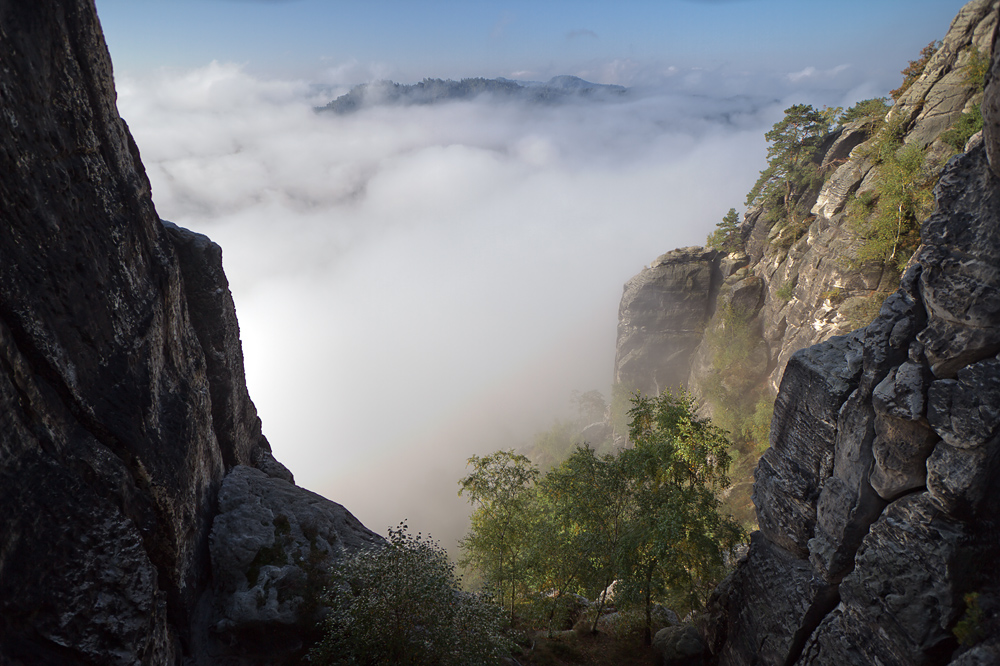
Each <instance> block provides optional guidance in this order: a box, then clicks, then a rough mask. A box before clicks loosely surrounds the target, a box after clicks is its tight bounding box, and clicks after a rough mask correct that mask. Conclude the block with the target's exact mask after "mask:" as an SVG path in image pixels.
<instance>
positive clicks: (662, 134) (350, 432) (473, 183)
mask: <svg viewBox="0 0 1000 666" xmlns="http://www.w3.org/2000/svg"><path fill="white" fill-rule="evenodd" d="M117 85H118V90H119V100H118V105H119V110H120V112H121V114H122V116H123V117H124V118H125V120H126V121H127V122H128V123H129V126H130V128H131V130H132V132H133V134H134V136H135V138H136V141H137V143H138V145H139V148H140V151H141V154H142V159H143V162H144V164H145V167H146V170H147V173H148V175H149V179H150V181H151V183H152V188H153V199H154V202H155V203H156V207H157V210H158V212H159V214H160V216H161V217H162V218H164V219H168V220H171V221H173V222H175V223H177V224H179V225H181V226H184V227H188V228H190V229H193V230H195V231H198V232H201V233H204V234H207V235H208V236H210V237H211V238H212V239H213V240H214V241H216V242H217V243H219V244H220V245H221V246H222V248H223V252H224V254H223V258H224V265H225V269H226V273H227V275H228V277H229V281H230V286H231V289H232V292H233V296H234V298H235V301H236V309H237V313H238V315H239V321H240V328H241V335H242V340H243V350H244V356H245V361H246V374H247V383H248V385H249V389H250V395H251V397H252V398H253V400H254V402H255V403H256V405H257V409H258V411H259V413H260V416H261V419H262V420H263V427H264V432H265V434H266V435H267V437H268V439H269V440H270V442H271V445H272V447H273V449H274V453H275V456H276V457H277V458H278V459H279V460H281V461H282V462H283V463H285V464H286V465H287V466H288V467H289V468H290V469H291V470H292V471H293V472H294V474H295V477H296V481H297V483H298V484H299V485H301V486H303V487H306V488H309V489H311V490H314V491H316V492H319V493H321V494H323V495H325V496H327V497H329V498H331V499H333V500H335V501H337V502H340V503H341V504H344V505H345V506H347V508H348V509H350V510H351V511H352V512H353V513H354V514H355V515H356V516H357V517H358V518H360V519H361V520H362V521H363V522H364V523H365V524H366V525H368V526H369V527H370V528H372V529H374V530H375V531H378V532H382V533H385V531H386V528H387V527H389V526H393V525H395V524H397V523H398V522H400V521H401V520H403V519H407V520H408V521H409V524H410V526H411V528H413V529H414V530H421V531H423V532H425V533H426V532H430V533H431V534H432V535H434V536H435V537H436V538H438V539H440V540H441V541H442V544H443V545H445V546H446V547H449V548H452V547H453V545H454V541H455V539H457V538H459V537H460V536H461V535H462V534H463V532H464V530H465V528H466V520H467V510H468V507H467V505H466V504H465V501H464V500H463V499H462V498H460V497H458V496H457V490H458V485H457V481H458V479H459V478H461V476H462V475H463V474H464V473H465V470H466V467H465V461H466V459H467V458H468V457H469V456H470V455H472V454H485V453H489V452H491V451H494V450H496V449H499V448H517V447H520V446H523V445H524V444H525V443H527V442H528V441H529V439H530V438H531V435H532V434H533V433H534V432H536V431H538V430H541V429H544V428H546V427H548V426H549V425H551V423H552V421H553V419H554V418H557V417H561V416H565V415H567V414H568V413H569V411H570V400H569V398H570V393H571V392H572V391H573V390H580V391H587V390H591V389H597V390H600V391H601V392H603V393H604V394H605V395H608V394H609V390H610V385H611V378H612V371H613V362H614V349H615V335H616V326H617V315H618V302H619V299H620V298H621V293H622V285H623V284H624V283H625V281H626V280H628V279H629V278H630V277H631V276H633V275H634V274H636V273H637V272H639V270H640V269H642V267H643V266H644V265H646V264H648V263H649V262H650V261H652V260H653V259H655V258H656V257H657V256H658V255H659V254H662V253H663V252H666V251H668V250H670V249H673V248H675V247H681V246H686V245H700V244H703V243H704V240H705V237H706V235H707V234H708V233H709V232H710V231H711V230H712V229H713V227H714V225H715V224H716V222H718V221H719V220H720V219H721V218H722V216H723V215H724V214H725V213H726V211H727V210H728V209H729V208H730V207H736V208H737V209H740V207H741V205H742V202H743V199H744V197H745V195H746V192H747V191H748V190H749V189H750V187H751V185H752V184H753V182H754V180H755V179H756V176H757V173H758V171H759V170H760V169H761V168H762V167H763V166H764V161H765V153H766V144H765V141H764V138H763V134H764V132H765V131H766V130H767V129H768V128H769V127H770V126H771V125H772V124H773V123H774V122H775V121H776V120H778V119H779V118H780V117H781V115H782V113H781V112H782V109H784V108H785V107H786V106H788V105H789V104H790V103H792V102H799V101H812V102H813V103H817V102H816V101H814V100H812V99H808V98H806V99H803V98H802V97H801V96H797V97H794V98H789V97H787V96H783V95H770V96H768V95H766V94H763V93H756V94H755V93H753V92H746V91H743V92H742V94H728V95H727V94H721V93H720V94H717V95H712V94H705V93H704V92H700V93H695V92H691V91H683V90H671V89H668V88H664V89H660V90H645V91H633V93H632V94H631V95H629V96H628V97H627V98H626V99H625V100H623V101H620V102H615V103H589V104H588V103H579V104H572V105H557V106H539V105H527V104H514V103H510V102H504V101H502V100H495V99H494V100H486V99H480V100H476V101H465V102H452V103H448V104H443V105H435V106H413V107H403V108H399V107H396V108H378V107H376V108H369V109H364V110H362V111H360V112H358V113H355V114H352V115H344V116H338V115H333V114H318V113H316V112H315V111H314V107H315V106H319V105H323V104H325V103H327V102H328V101H330V99H332V98H333V97H335V96H336V95H338V94H340V93H342V92H345V91H346V88H345V87H342V88H337V87H325V88H320V87H316V86H311V85H309V84H308V83H306V82H301V81H278V80H265V79H261V78H255V77H253V76H251V75H249V74H247V73H245V72H244V71H243V70H242V69H241V68H240V67H238V66H235V65H225V64H217V63H213V64H212V65H209V66H207V67H204V68H200V69H197V70H192V71H173V72H170V71H161V72H158V73H155V74H149V75H146V76H144V77H128V76H119V77H118V80H117ZM868 96H871V95H868ZM828 97H829V95H828ZM822 101H823V102H826V103H830V104H837V103H843V100H841V99H836V98H830V99H824V100H822ZM847 101H848V102H850V101H854V100H847Z"/></svg>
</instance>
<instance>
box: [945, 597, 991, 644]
mask: <svg viewBox="0 0 1000 666" xmlns="http://www.w3.org/2000/svg"><path fill="white" fill-rule="evenodd" d="M984 619H985V617H984V614H983V609H982V607H981V606H980V605H979V593H978V592H971V593H969V594H967V595H965V614H964V615H962V619H961V620H959V621H958V623H957V624H956V625H955V628H954V629H952V633H953V634H955V638H957V639H958V642H959V643H960V644H961V645H963V646H965V647H968V646H971V645H975V644H976V643H978V642H979V641H981V640H983V639H984V638H986V627H985V625H984V623H983V620H984Z"/></svg>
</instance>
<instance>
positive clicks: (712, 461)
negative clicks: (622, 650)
mask: <svg viewBox="0 0 1000 666" xmlns="http://www.w3.org/2000/svg"><path fill="white" fill-rule="evenodd" d="M694 410H695V407H694V401H693V398H692V397H691V396H690V395H683V394H682V395H679V396H675V395H673V394H672V393H670V392H669V391H666V392H664V393H662V394H660V395H659V396H656V397H645V396H636V399H635V401H634V406H633V408H632V410H631V412H630V416H631V417H632V422H631V428H630V430H629V438H630V440H631V441H632V442H634V448H633V449H629V450H626V451H623V452H622V456H621V457H622V464H623V467H624V468H625V469H626V470H627V475H628V476H629V477H630V478H631V479H632V481H633V482H632V487H633V493H634V496H635V501H636V503H637V509H638V510H637V511H636V514H635V515H636V517H637V520H635V521H633V523H632V525H631V528H632V530H631V537H630V538H629V539H627V540H626V542H627V543H628V545H629V547H628V548H627V550H626V552H627V553H629V554H631V555H632V556H634V557H637V558H638V562H637V564H638V565H639V566H633V567H631V568H628V569H626V570H625V572H624V573H625V574H626V575H625V576H624V579H623V582H624V585H623V590H625V591H630V592H631V593H632V595H633V596H635V595H636V593H640V597H641V598H642V601H643V603H644V605H645V609H646V621H647V637H648V631H649V626H650V624H649V623H650V612H649V609H650V604H651V601H652V599H653V598H654V597H653V595H654V594H655V592H656V589H655V588H653V587H652V584H653V582H654V574H655V575H657V576H658V577H659V578H660V580H661V581H662V583H661V584H662V586H663V587H664V588H666V589H669V590H671V591H673V592H674V593H675V595H677V596H679V599H680V600H681V601H682V602H683V603H684V604H685V605H686V606H687V607H689V608H699V607H701V606H703V605H704V602H705V600H706V599H707V597H708V594H709V593H710V592H711V590H712V589H714V587H715V585H716V584H717V583H718V582H719V581H720V580H721V579H722V577H723V576H724V574H725V571H726V557H727V555H730V554H731V553H732V551H733V549H734V548H735V547H736V546H737V545H738V544H739V543H741V542H742V541H743V540H744V539H745V537H746V535H745V533H744V531H743V529H742V528H741V527H740V525H739V523H738V522H736V521H735V520H733V519H732V518H730V517H728V516H726V515H724V514H723V512H722V511H721V510H720V508H721V504H720V502H719V500H718V498H717V493H718V492H719V491H721V490H723V489H725V488H726V487H728V486H729V477H728V471H729V464H730V457H729V447H730V446H731V445H730V442H729V440H728V438H727V437H726V433H725V432H724V431H723V430H722V429H720V428H718V427H716V426H715V425H713V424H712V422H711V421H710V420H709V419H700V418H698V417H697V416H695V411H694ZM636 574H638V576H637V575H636Z"/></svg>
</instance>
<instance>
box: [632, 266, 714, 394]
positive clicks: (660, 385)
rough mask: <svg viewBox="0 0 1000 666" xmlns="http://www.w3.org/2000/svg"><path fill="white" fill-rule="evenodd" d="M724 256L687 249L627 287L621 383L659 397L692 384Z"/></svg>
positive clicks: (644, 273)
mask: <svg viewBox="0 0 1000 666" xmlns="http://www.w3.org/2000/svg"><path fill="white" fill-rule="evenodd" d="M721 259H722V255H721V253H720V252H716V251H715V250H708V249H705V248H700V247H697V248H681V249H678V250H674V251H672V252H668V253H666V254H664V255H662V256H660V257H657V259H656V261H654V262H653V263H652V264H651V265H650V266H649V267H648V268H644V269H643V270H642V272H640V273H639V274H638V275H636V276H635V277H633V278H632V279H631V280H629V281H628V282H627V283H626V284H625V290H624V291H625V293H624V294H623V295H622V300H621V305H620V306H619V308H618V345H617V348H616V350H615V383H616V384H621V385H623V386H625V387H626V388H627V389H628V390H629V391H641V392H642V393H644V394H650V393H652V394H654V395H659V393H660V392H661V391H663V390H665V389H668V388H670V389H675V388H678V387H684V386H686V385H687V377H688V374H689V373H690V372H691V357H692V355H693V353H694V350H695V349H697V347H698V345H699V344H700V343H701V339H702V335H703V334H704V331H705V325H706V324H707V323H708V320H709V318H710V317H711V316H712V312H713V311H714V309H715V299H716V296H717V294H718V291H719V286H720V284H721V281H722V277H723V275H722V270H721V267H720V261H721Z"/></svg>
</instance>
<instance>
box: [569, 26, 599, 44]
mask: <svg viewBox="0 0 1000 666" xmlns="http://www.w3.org/2000/svg"><path fill="white" fill-rule="evenodd" d="M566 39H568V40H570V41H573V40H576V39H599V37H598V36H597V33H596V32H594V31H593V30H587V29H586V28H581V29H578V30H570V31H569V32H568V33H566Z"/></svg>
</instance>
